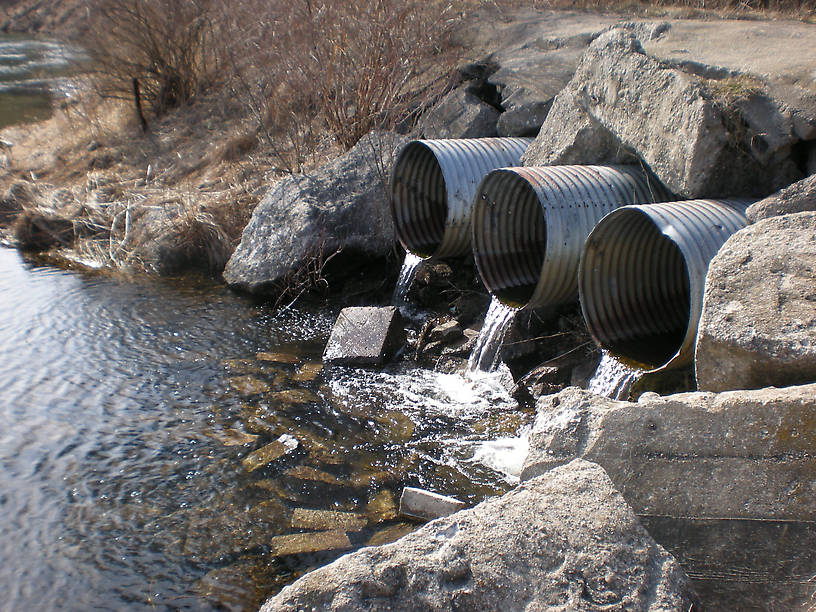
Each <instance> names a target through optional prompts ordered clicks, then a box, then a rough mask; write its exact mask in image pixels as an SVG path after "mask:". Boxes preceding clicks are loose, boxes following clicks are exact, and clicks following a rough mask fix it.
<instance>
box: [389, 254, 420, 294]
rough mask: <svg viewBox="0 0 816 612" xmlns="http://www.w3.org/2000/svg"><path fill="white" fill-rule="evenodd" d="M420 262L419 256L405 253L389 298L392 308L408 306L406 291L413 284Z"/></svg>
mask: <svg viewBox="0 0 816 612" xmlns="http://www.w3.org/2000/svg"><path fill="white" fill-rule="evenodd" d="M422 261H423V260H422V258H421V257H420V256H419V255H414V254H413V253H411V252H410V251H406V252H405V259H404V260H403V261H402V268H400V273H399V278H398V279H397V285H396V287H394V295H393V297H392V298H391V303H392V304H393V305H394V306H397V307H401V306H407V305H408V290H409V289H410V288H411V283H413V282H414V276H415V275H416V273H417V269H418V268H419V264H421V263H422Z"/></svg>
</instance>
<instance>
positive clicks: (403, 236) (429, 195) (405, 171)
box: [391, 141, 448, 257]
mask: <svg viewBox="0 0 816 612" xmlns="http://www.w3.org/2000/svg"><path fill="white" fill-rule="evenodd" d="M391 194H392V197H391V206H392V215H393V219H394V226H395V230H396V233H397V238H398V239H399V241H400V243H401V244H402V246H403V247H405V249H406V250H407V251H410V252H411V253H414V254H415V255H419V256H420V257H430V256H431V255H433V254H434V252H435V251H436V250H437V248H438V247H439V245H440V243H441V242H442V237H443V236H444V234H445V220H446V219H447V216H448V194H447V189H446V187H445V177H444V176H443V174H442V168H441V167H440V165H439V162H438V161H437V159H436V156H435V155H434V153H433V151H432V150H431V149H430V148H429V147H428V146H427V145H425V144H423V143H422V142H418V141H414V142H411V143H409V144H408V145H407V146H406V147H405V148H404V149H403V150H402V153H401V154H400V156H399V158H398V159H397V162H396V164H395V165H394V170H393V173H392V179H391Z"/></svg>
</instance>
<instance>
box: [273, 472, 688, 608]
mask: <svg viewBox="0 0 816 612" xmlns="http://www.w3.org/2000/svg"><path fill="white" fill-rule="evenodd" d="M694 605H695V596H694V594H693V592H692V591H691V589H690V587H689V584H688V579H687V578H686V577H685V575H684V574H683V572H682V570H681V569H680V567H679V565H678V564H677V562H676V561H675V560H674V559H672V557H671V556H670V555H669V554H668V553H666V551H665V550H663V549H662V548H661V547H660V546H658V545H657V544H656V543H655V542H654V541H653V540H652V539H651V538H650V537H649V535H648V534H647V533H646V531H645V530H644V529H643V528H642V527H641V526H640V524H639V522H638V520H637V518H636V516H635V515H634V513H633V512H632V510H631V509H630V508H629V507H628V506H627V505H626V503H625V502H624V500H623V498H622V497H621V495H620V494H619V493H618V492H617V491H616V490H615V489H614V487H613V486H612V483H611V482H610V481H609V478H608V477H607V476H606V474H604V471H603V470H602V469H601V468H600V467H598V466H597V465H595V464H592V463H588V462H585V461H576V462H573V463H571V464H569V465H566V466H563V467H560V468H558V469H555V470H553V471H552V472H551V473H549V474H547V475H546V476H543V477H541V478H536V479H534V480H531V481H529V482H526V483H524V484H523V485H521V486H520V487H518V488H517V489H514V490H513V491H511V492H510V493H508V494H506V495H504V496H502V497H499V498H494V499H490V500H488V501H486V502H483V503H481V504H479V505H478V506H476V507H475V508H473V509H470V510H463V511H461V512H458V513H456V514H453V515H451V516H449V517H445V518H441V519H437V520H435V521H433V522H431V523H429V524H428V525H426V526H424V527H423V528H421V529H419V530H418V531H415V532H414V533H412V534H409V535H407V536H405V537H403V538H402V539H401V540H399V541H397V542H395V543H393V544H388V545H385V546H376V547H370V548H364V549H362V550H359V551H357V552H355V553H352V554H349V555H346V556H345V557H342V558H340V559H339V560H337V561H335V562H334V563H332V564H330V565H328V566H326V567H323V568H320V569H318V570H315V571H313V572H311V573H309V574H307V575H306V576H304V577H303V578H301V579H300V580H298V581H297V582H295V583H294V584H292V585H290V586H288V587H286V588H285V589H284V590H283V591H281V592H280V593H279V594H278V595H277V596H276V597H273V598H272V599H270V600H269V601H267V602H266V604H264V606H263V607H262V608H261V609H262V611H263V612H273V611H277V610H417V611H420V610H421V611H423V612H424V611H426V610H485V611H487V610H495V611H497V612H498V611H502V612H505V611H507V612H509V611H513V610H554V609H558V610H599V609H603V610H677V611H678V612H680V611H682V612H687V611H688V610H690V609H692V608H693V606H694Z"/></svg>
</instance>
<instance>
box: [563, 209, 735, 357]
mask: <svg viewBox="0 0 816 612" xmlns="http://www.w3.org/2000/svg"><path fill="white" fill-rule="evenodd" d="M750 203H751V202H750V201H746V200H688V201H683V202H667V203H662V204H649V205H640V206H626V207H623V208H619V209H618V210H616V211H614V212H612V213H610V214H609V215H607V216H606V217H604V219H603V220H602V221H601V222H600V223H598V225H597V226H596V227H595V229H594V230H593V231H592V233H590V235H589V237H588V238H587V241H586V245H585V248H584V252H583V255H582V257H581V264H580V267H579V271H578V289H579V296H580V301H581V310H582V312H583V315H584V321H585V322H586V324H587V328H588V329H589V332H590V334H591V335H592V337H593V339H594V340H595V342H596V344H598V346H600V347H601V349H603V350H605V351H608V353H609V354H610V355H612V356H615V357H619V358H620V359H622V360H623V361H624V362H627V363H631V362H634V363H637V364H641V365H642V367H643V371H644V372H658V371H663V370H666V369H676V368H681V367H683V366H686V365H688V364H690V363H691V361H692V358H693V354H694V342H695V339H696V337H697V324H698V322H699V320H700V313H701V312H702V305H703V291H704V287H705V277H706V272H707V271H708V265H709V262H710V261H711V259H712V258H713V257H714V255H715V254H716V253H717V251H718V250H719V248H720V247H721V246H722V245H723V244H724V243H725V241H726V240H727V239H728V237H729V236H731V234H733V233H734V232H736V231H738V230H740V229H742V228H743V227H745V225H746V224H747V220H746V218H745V209H746V208H747V207H748V205H749V204H750Z"/></svg>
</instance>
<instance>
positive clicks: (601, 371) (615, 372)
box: [587, 351, 643, 399]
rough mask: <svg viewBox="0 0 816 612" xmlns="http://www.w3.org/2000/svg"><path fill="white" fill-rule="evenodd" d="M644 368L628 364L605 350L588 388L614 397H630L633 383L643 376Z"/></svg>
mask: <svg viewBox="0 0 816 612" xmlns="http://www.w3.org/2000/svg"><path fill="white" fill-rule="evenodd" d="M642 374H643V370H641V369H639V368H634V367H632V366H628V365H626V364H625V363H623V362H621V361H618V360H617V359H615V357H613V356H612V355H610V354H609V352H607V351H603V352H602V354H601V362H600V363H599V364H598V369H597V370H595V374H593V375H592V378H590V379H589V383H588V384H587V390H588V391H591V392H592V393H597V394H598V395H603V396H604V397H610V398H612V399H628V398H629V391H630V390H631V389H632V385H633V384H635V382H636V381H637V380H638V379H639V378H640V377H641V375H642Z"/></svg>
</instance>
